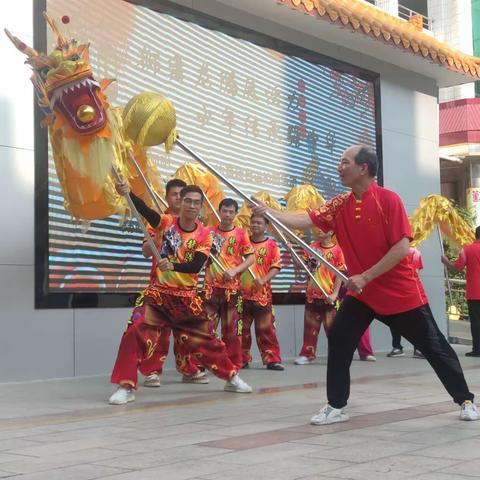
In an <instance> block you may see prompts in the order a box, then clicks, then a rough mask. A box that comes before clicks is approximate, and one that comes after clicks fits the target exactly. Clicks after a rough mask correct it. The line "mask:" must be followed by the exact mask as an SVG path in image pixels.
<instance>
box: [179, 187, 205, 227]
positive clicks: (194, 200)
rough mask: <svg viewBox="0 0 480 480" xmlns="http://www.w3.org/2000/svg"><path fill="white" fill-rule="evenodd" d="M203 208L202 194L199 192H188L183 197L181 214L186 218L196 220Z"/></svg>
mask: <svg viewBox="0 0 480 480" xmlns="http://www.w3.org/2000/svg"><path fill="white" fill-rule="evenodd" d="M201 208H202V195H201V194H200V193H198V192H188V193H187V194H186V195H185V196H184V197H183V199H182V207H181V210H180V216H181V217H182V218H184V219H185V220H189V221H192V220H193V221H195V220H196V219H197V217H198V214H199V213H200V209H201Z"/></svg>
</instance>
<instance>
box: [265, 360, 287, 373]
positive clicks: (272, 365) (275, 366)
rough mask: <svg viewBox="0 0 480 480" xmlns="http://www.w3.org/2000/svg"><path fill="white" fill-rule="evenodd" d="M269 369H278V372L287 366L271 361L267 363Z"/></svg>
mask: <svg viewBox="0 0 480 480" xmlns="http://www.w3.org/2000/svg"><path fill="white" fill-rule="evenodd" d="M267 370H277V371H278V372H281V371H282V370H285V367H284V366H283V365H282V364H281V363H276V362H271V363H267Z"/></svg>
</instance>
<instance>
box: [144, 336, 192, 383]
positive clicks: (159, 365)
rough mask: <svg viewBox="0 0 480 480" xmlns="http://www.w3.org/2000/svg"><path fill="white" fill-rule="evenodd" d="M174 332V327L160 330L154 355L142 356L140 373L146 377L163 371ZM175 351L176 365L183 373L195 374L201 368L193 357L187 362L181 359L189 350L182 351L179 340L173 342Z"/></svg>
mask: <svg viewBox="0 0 480 480" xmlns="http://www.w3.org/2000/svg"><path fill="white" fill-rule="evenodd" d="M171 334H172V329H171V328H168V327H165V328H162V329H161V331H160V335H159V337H158V341H157V344H156V348H155V349H154V351H153V353H152V355H150V356H148V357H146V358H142V360H141V361H140V364H139V366H138V369H139V370H140V373H141V374H142V375H144V376H145V377H146V376H148V375H150V374H152V373H158V374H159V375H160V374H161V373H162V371H163V365H164V363H165V360H166V359H167V355H168V349H169V348H170V337H171ZM173 353H174V355H175V365H176V367H177V370H178V372H179V373H181V374H182V375H188V376H191V375H195V374H196V373H197V372H198V371H199V369H198V366H197V364H196V363H195V361H194V359H193V358H190V359H189V360H187V361H186V362H183V361H180V362H179V360H181V359H182V358H184V357H185V356H186V354H187V353H188V352H185V351H184V350H183V351H182V345H181V344H179V343H178V342H173Z"/></svg>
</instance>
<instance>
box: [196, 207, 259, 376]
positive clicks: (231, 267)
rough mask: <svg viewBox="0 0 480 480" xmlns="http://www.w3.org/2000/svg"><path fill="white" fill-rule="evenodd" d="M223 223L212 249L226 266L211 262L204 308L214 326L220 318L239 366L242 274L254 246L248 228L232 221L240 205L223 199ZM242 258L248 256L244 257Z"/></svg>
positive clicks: (251, 262)
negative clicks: (236, 224)
mask: <svg viewBox="0 0 480 480" xmlns="http://www.w3.org/2000/svg"><path fill="white" fill-rule="evenodd" d="M218 210H219V214H220V225H219V226H218V227H215V228H213V229H212V234H213V249H212V250H213V252H214V255H216V258H217V260H218V261H219V262H220V263H221V264H222V265H223V267H224V268H225V271H224V272H223V271H222V270H221V269H220V268H219V266H218V265H217V264H216V263H215V262H212V263H210V265H208V267H207V270H206V273H205V287H204V297H205V309H206V311H207V315H208V318H209V320H210V321H211V322H212V326H213V328H215V329H216V328H217V326H218V323H219V321H220V322H221V328H222V340H223V341H224V342H225V345H226V346H227V351H228V356H229V358H230V360H231V361H232V362H233V364H234V365H235V366H236V367H237V368H241V367H242V365H243V363H242V325H241V313H242V298H241V296H240V294H239V290H240V274H241V273H243V272H244V271H245V270H247V268H248V267H250V266H251V265H252V264H253V248H252V245H251V244H250V240H249V239H248V235H247V232H245V230H243V229H241V228H238V227H235V226H234V225H233V221H234V219H235V216H236V215H237V213H238V204H237V202H236V201H235V200H233V199H231V198H224V199H223V200H222V201H221V202H220V205H219V208H218ZM243 257H246V259H245V260H243Z"/></svg>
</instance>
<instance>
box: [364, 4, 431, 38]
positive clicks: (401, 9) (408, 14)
mask: <svg viewBox="0 0 480 480" xmlns="http://www.w3.org/2000/svg"><path fill="white" fill-rule="evenodd" d="M364 1H365V2H367V3H370V4H372V5H375V6H376V7H378V8H380V9H381V10H383V9H382V7H380V5H379V3H380V2H379V0H364ZM416 16H419V17H422V26H423V28H424V29H425V30H429V31H432V24H433V19H431V18H429V17H426V16H425V15H422V14H421V13H418V12H416V11H415V10H412V9H410V8H408V7H405V6H403V5H401V4H400V3H399V4H398V17H399V18H402V19H403V20H407V21H409V20H410V18H412V17H416Z"/></svg>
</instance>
